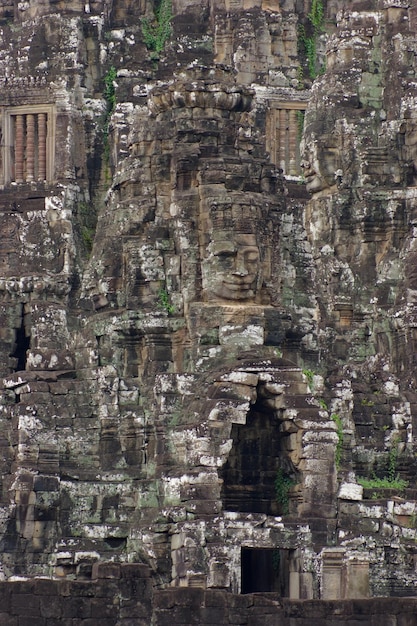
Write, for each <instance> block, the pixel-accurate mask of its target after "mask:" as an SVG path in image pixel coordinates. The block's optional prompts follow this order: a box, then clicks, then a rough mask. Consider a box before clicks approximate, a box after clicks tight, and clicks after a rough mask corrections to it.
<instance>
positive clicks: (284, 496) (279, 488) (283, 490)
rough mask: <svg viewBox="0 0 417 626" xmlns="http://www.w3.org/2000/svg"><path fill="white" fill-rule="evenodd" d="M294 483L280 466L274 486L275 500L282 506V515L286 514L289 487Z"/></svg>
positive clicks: (288, 505) (287, 511) (287, 510)
mask: <svg viewBox="0 0 417 626" xmlns="http://www.w3.org/2000/svg"><path fill="white" fill-rule="evenodd" d="M294 485H295V481H294V480H293V479H292V478H290V476H288V474H286V473H285V472H284V470H283V469H282V467H280V468H279V469H278V471H277V475H276V477H275V482H274V487H275V494H276V498H277V501H278V502H279V503H280V505H281V507H282V513H283V515H288V513H289V507H290V489H291V487H293V486H294Z"/></svg>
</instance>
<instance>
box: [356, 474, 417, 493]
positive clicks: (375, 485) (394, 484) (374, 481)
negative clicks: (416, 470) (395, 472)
mask: <svg viewBox="0 0 417 626" xmlns="http://www.w3.org/2000/svg"><path fill="white" fill-rule="evenodd" d="M357 481H358V484H359V485H362V487H363V488H364V489H396V490H397V491H399V492H401V491H404V489H406V488H407V487H408V480H404V479H403V478H398V476H397V477H396V478H394V479H393V480H390V479H389V478H388V477H386V476H385V477H384V478H378V477H377V476H375V475H374V476H373V477H372V478H364V477H363V476H359V477H358V479H357Z"/></svg>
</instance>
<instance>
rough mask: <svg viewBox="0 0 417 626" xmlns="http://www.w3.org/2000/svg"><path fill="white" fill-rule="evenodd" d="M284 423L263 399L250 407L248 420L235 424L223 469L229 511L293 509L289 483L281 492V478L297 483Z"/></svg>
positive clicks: (280, 511) (282, 511) (281, 512)
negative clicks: (278, 490) (278, 482)
mask: <svg viewBox="0 0 417 626" xmlns="http://www.w3.org/2000/svg"><path fill="white" fill-rule="evenodd" d="M280 425H281V422H280V421H279V419H278V418H277V416H276V414H274V413H273V412H272V411H270V410H267V409H266V408H264V407H262V405H261V403H259V404H258V403H257V404H256V405H254V406H253V407H252V408H251V409H250V411H249V412H248V415H247V418H246V424H233V425H232V432H231V438H232V439H233V446H232V449H231V450H230V453H229V457H228V459H227V462H226V463H225V465H224V466H223V468H222V470H221V473H220V476H221V478H222V479H223V485H222V500H223V503H224V509H225V510H226V511H239V512H241V513H265V514H266V515H287V514H288V513H290V506H289V505H290V493H289V487H288V490H287V492H286V494H284V495H285V496H286V497H285V498H283V497H282V494H278V493H277V478H278V476H281V478H282V479H284V480H285V481H286V483H285V484H286V485H288V486H290V485H292V484H295V483H296V471H295V468H294V466H293V464H292V462H291V460H290V458H289V455H288V452H287V447H288V446H287V441H288V435H287V434H286V433H283V432H281V430H280ZM281 482H282V481H281ZM280 495H281V498H280V497H279V496H280Z"/></svg>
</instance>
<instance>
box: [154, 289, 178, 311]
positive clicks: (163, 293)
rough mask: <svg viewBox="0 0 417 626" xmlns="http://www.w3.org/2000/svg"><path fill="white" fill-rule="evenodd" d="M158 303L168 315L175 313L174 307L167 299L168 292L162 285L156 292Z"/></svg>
mask: <svg viewBox="0 0 417 626" xmlns="http://www.w3.org/2000/svg"><path fill="white" fill-rule="evenodd" d="M158 299H159V305H160V306H161V308H163V309H164V311H166V312H167V313H168V315H172V314H173V313H175V307H174V305H173V304H171V302H170V299H169V294H168V292H167V290H166V289H164V288H163V287H162V288H161V289H160V290H159V292H158Z"/></svg>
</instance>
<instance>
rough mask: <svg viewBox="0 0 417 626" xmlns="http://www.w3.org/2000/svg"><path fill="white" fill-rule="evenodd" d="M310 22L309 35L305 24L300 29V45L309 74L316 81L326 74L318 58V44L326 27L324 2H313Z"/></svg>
mask: <svg viewBox="0 0 417 626" xmlns="http://www.w3.org/2000/svg"><path fill="white" fill-rule="evenodd" d="M307 19H308V21H309V22H310V24H309V29H308V30H309V31H311V34H307V31H306V28H305V26H304V25H303V24H301V25H300V27H299V29H298V37H299V44H300V48H301V53H304V55H305V57H306V60H307V68H308V73H309V76H310V78H311V79H313V80H314V79H315V78H316V77H317V76H318V75H319V74H322V73H323V72H324V69H325V68H324V66H319V63H318V58H317V42H318V39H319V37H320V35H321V34H322V32H323V26H324V4H323V0H312V2H311V11H310V13H309V14H308V15H307Z"/></svg>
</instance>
